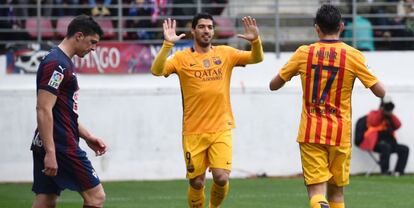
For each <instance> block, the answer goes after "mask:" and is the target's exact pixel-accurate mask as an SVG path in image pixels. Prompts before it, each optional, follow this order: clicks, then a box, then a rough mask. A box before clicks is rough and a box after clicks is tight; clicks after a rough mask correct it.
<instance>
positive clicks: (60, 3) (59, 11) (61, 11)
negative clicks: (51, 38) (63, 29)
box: [54, 0, 79, 16]
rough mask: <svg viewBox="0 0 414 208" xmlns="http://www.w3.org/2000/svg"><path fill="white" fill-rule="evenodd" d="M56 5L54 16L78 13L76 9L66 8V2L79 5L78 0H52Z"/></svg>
mask: <svg viewBox="0 0 414 208" xmlns="http://www.w3.org/2000/svg"><path fill="white" fill-rule="evenodd" d="M54 1H55V4H56V5H57V7H55V10H56V12H55V14H54V15H56V16H76V15H78V11H79V10H78V9H75V8H69V9H66V8H65V7H66V5H67V4H71V5H79V0H54Z"/></svg>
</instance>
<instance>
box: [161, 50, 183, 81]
mask: <svg viewBox="0 0 414 208" xmlns="http://www.w3.org/2000/svg"><path fill="white" fill-rule="evenodd" d="M179 65H180V61H179V56H178V55H177V54H173V55H171V56H169V57H168V58H167V61H166V62H165V68H164V74H163V75H164V76H165V77H168V76H170V75H171V74H173V73H177V69H178V68H179Z"/></svg>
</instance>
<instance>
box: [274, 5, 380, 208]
mask: <svg viewBox="0 0 414 208" xmlns="http://www.w3.org/2000/svg"><path fill="white" fill-rule="evenodd" d="M343 29H344V23H343V22H342V20H341V13H340V12H339V10H338V8H336V7H335V6H332V5H322V6H321V7H320V8H319V10H318V11H317V14H316V18H315V30H316V32H317V34H318V36H319V39H320V40H319V41H318V42H316V43H314V44H311V45H303V46H301V47H299V48H298V49H297V50H296V51H295V53H294V54H293V55H292V57H291V58H290V60H289V61H288V62H287V63H286V64H285V65H284V66H283V68H282V69H281V70H280V72H279V74H278V75H277V76H275V77H274V78H273V79H272V81H271V82H270V89H271V90H278V89H279V88H281V87H282V86H283V85H284V84H285V82H287V81H289V80H290V79H291V78H292V77H293V76H296V75H299V76H300V79H301V83H302V91H303V96H302V98H303V103H302V115H301V120H300V126H299V131H298V137H297V142H299V146H300V154H301V161H302V169H303V175H304V179H305V185H306V187H307V191H308V196H309V200H310V207H311V208H329V207H330V208H344V207H345V203H344V186H346V185H347V184H349V168H350V160H351V95H352V88H353V84H354V81H355V79H356V78H358V79H359V80H360V81H361V82H362V84H363V85H364V86H365V87H366V88H369V89H370V90H371V91H372V92H373V93H374V94H375V95H376V96H377V97H384V95H385V90H384V88H383V85H382V84H381V83H380V82H379V81H378V79H377V78H376V77H375V76H374V75H373V74H372V73H371V72H370V71H369V70H368V68H367V67H366V64H365V58H364V56H363V55H362V53H361V52H360V51H358V50H357V49H355V48H352V47H351V46H348V45H347V44H345V43H343V42H341V41H340V40H339V36H340V33H341V32H342V31H343Z"/></svg>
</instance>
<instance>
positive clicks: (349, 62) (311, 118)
mask: <svg viewBox="0 0 414 208" xmlns="http://www.w3.org/2000/svg"><path fill="white" fill-rule="evenodd" d="M290 62H292V63H294V64H297V65H296V66H294V65H293V66H287V68H297V71H295V70H291V72H287V75H285V77H287V78H289V77H290V76H293V75H289V73H299V74H300V77H301V82H302V90H303V106H302V116H301V123H300V128H299V134H298V141H299V142H310V143H320V144H328V145H336V146H349V145H351V141H350V137H351V95H352V89H353V84H354V81H355V78H357V77H358V78H359V79H360V80H361V81H362V82H363V83H364V85H365V86H367V87H370V86H371V85H373V84H375V83H374V82H376V81H377V80H376V78H375V77H374V76H373V75H372V74H371V73H370V72H369V71H368V70H367V68H366V66H365V58H364V56H363V55H362V53H361V52H359V51H358V50H356V49H354V48H352V47H350V46H349V45H347V44H345V43H343V42H341V41H319V42H316V43H314V44H311V45H306V46H301V47H300V48H299V49H298V50H297V51H296V52H295V54H294V56H293V58H292V60H291V61H290ZM288 64H289V63H288ZM288 64H287V65H288ZM285 67H286V66H285ZM287 71H289V70H287ZM282 77H283V69H282Z"/></svg>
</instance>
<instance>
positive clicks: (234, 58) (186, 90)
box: [164, 40, 261, 135]
mask: <svg viewBox="0 0 414 208" xmlns="http://www.w3.org/2000/svg"><path fill="white" fill-rule="evenodd" d="M255 44H257V45H259V44H260V41H259V40H257V41H256V43H255ZM259 53H261V50H260V51H259ZM259 55H260V54H259ZM250 61H251V52H250V51H241V50H237V49H235V48H232V47H229V46H225V45H222V46H212V48H211V50H209V51H208V52H207V53H198V52H196V51H195V50H194V49H193V48H188V49H185V50H183V51H179V52H176V53H175V54H174V55H173V56H172V57H170V58H169V59H168V60H167V62H166V64H165V68H164V76H169V75H170V74H172V73H176V74H177V75H178V77H179V79H180V85H181V92H182V99H183V135H190V134H199V133H212V132H217V131H222V130H228V129H232V128H234V127H235V124H234V118H233V114H232V110H231V105H230V78H231V74H232V71H233V67H235V66H241V65H246V64H249V63H250Z"/></svg>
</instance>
